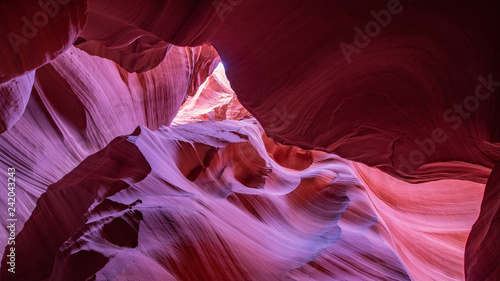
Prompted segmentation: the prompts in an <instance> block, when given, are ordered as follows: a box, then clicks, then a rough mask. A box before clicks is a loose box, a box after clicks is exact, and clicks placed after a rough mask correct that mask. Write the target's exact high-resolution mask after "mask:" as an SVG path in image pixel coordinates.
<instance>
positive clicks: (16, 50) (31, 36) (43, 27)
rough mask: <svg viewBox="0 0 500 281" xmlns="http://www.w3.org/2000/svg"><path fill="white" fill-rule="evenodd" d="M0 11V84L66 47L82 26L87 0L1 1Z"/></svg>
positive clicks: (58, 53)
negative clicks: (0, 14) (0, 13)
mask: <svg viewBox="0 0 500 281" xmlns="http://www.w3.org/2000/svg"><path fill="white" fill-rule="evenodd" d="M40 2H41V4H40ZM0 11H1V12H2V16H1V17H0V37H1V38H2V40H0V83H4V82H6V81H8V80H10V79H12V78H14V77H17V76H20V75H22V74H24V73H26V72H28V71H31V70H33V69H36V68H38V67H40V66H42V65H44V64H46V63H47V62H49V61H51V60H53V59H54V58H56V57H57V56H59V55H60V54H62V53H63V52H64V51H65V50H67V49H68V48H69V47H70V46H71V44H73V42H74V41H75V40H76V38H77V37H78V34H79V33H80V32H81V31H82V29H83V27H84V26H85V23H86V20H87V1H86V0H55V1H48V0H47V1H45V0H44V1H28V0H5V1H2V2H1V3H0Z"/></svg>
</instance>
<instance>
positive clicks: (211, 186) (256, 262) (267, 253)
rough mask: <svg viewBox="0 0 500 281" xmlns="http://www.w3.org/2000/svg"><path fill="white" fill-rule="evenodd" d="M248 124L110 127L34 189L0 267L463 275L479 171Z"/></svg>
mask: <svg viewBox="0 0 500 281" xmlns="http://www.w3.org/2000/svg"><path fill="white" fill-rule="evenodd" d="M262 134H263V130H262V129H261V128H259V126H258V125H257V124H256V123H255V121H253V120H251V119H250V120H248V121H223V122H213V121H206V122H198V123H193V124H189V125H181V126H175V127H171V128H168V127H161V128H160V129H159V130H158V131H156V132H152V131H149V130H147V129H146V128H145V127H141V128H138V129H137V130H136V131H135V132H134V133H133V134H132V135H129V136H126V137H120V138H117V139H115V140H114V141H112V142H111V143H110V144H109V145H108V146H107V147H106V148H105V149H103V150H102V151H100V152H98V153H96V154H94V155H92V156H90V157H88V158H87V159H86V160H84V161H83V162H82V163H81V164H79V165H78V166H77V167H76V168H75V169H73V170H72V171H71V172H70V173H69V174H67V175H66V176H64V177H63V178H62V179H60V180H59V181H57V182H56V183H54V184H52V185H51V186H49V188H48V190H47V192H46V193H44V194H43V195H42V196H41V197H40V199H39V200H38V202H37V207H36V208H35V210H34V212H33V214H32V215H31V217H30V219H29V220H28V221H27V222H26V224H25V225H24V228H23V230H22V231H21V232H20V233H19V235H18V236H17V237H16V239H17V243H18V244H19V246H18V248H17V250H16V251H17V254H18V257H19V262H18V265H17V266H18V271H17V273H16V275H15V276H14V275H9V273H7V272H6V271H5V266H4V267H3V268H2V270H3V271H2V274H3V278H2V280H18V279H16V278H22V279H23V280H38V279H44V278H49V277H50V280H86V279H87V278H90V277H92V276H94V275H95V276H96V279H97V280H123V278H125V277H124V276H127V278H132V279H134V280H138V279H141V278H143V276H142V275H141V274H142V273H143V272H148V273H149V274H150V275H151V278H153V280H169V279H170V280H175V279H177V280H198V278H199V277H200V276H203V279H204V280H277V279H280V278H285V277H286V278H295V279H297V280H303V279H307V278H310V277H311V276H313V277H314V278H316V279H321V280H339V279H340V280H342V279H347V280H353V279H372V280H373V279H376V280H391V279H392V280H409V279H410V278H413V279H414V280H425V279H427V278H429V279H434V280H437V279H438V280H456V279H461V278H463V258H462V254H463V250H464V247H465V240H466V238H467V234H468V230H469V229H470V227H471V226H472V224H473V223H474V221H475V219H476V217H477V214H478V212H479V210H478V206H479V202H480V200H481V195H482V190H483V186H482V185H481V184H476V183H471V182H470V183H466V182H458V181H454V180H448V181H441V182H433V183H425V184H419V185H417V186H415V185H412V184H409V183H405V182H402V181H399V180H395V179H393V178H391V177H390V176H388V175H386V174H383V173H382V172H380V171H377V170H375V169H373V168H368V167H366V166H364V165H358V164H353V163H351V162H349V161H345V160H342V159H340V158H339V157H337V156H334V155H331V154H327V153H322V152H312V153H310V154H307V153H306V154H305V153H304V152H302V151H300V150H294V149H286V147H283V146H276V145H274V144H273V143H272V141H270V140H269V139H268V138H267V137H263V135H262ZM266 143H267V144H266ZM279 148H281V150H278V149H279ZM277 151H280V152H277ZM287 152H288V153H287ZM275 155H280V157H289V158H291V159H302V161H300V162H302V164H304V163H303V162H304V160H303V159H304V158H306V159H308V160H309V161H307V162H308V165H307V166H302V167H297V166H298V165H296V167H295V168H292V167H290V168H288V167H284V166H282V165H280V164H279V163H278V162H277V161H276V160H275ZM304 155H308V156H307V157H304ZM277 158H279V157H277ZM297 162H299V161H297ZM358 178H361V181H360V180H359V179H358ZM436 186H438V187H439V188H440V190H441V193H436V192H435V189H436ZM422 190H424V191H425V192H422ZM426 190H427V191H426ZM452 190H453V191H454V192H455V193H458V194H463V195H462V196H456V194H453V193H451V192H450V191H452ZM465 191H468V192H465ZM470 191H474V192H470ZM431 192H432V193H431ZM429 193H430V194H429ZM446 195H448V197H447V198H443V197H445V196H446ZM453 195H455V196H453ZM438 211H439V212H438ZM36 245H44V246H43V247H37V246H36ZM28 257H29V258H28ZM3 262H5V255H4V261H3ZM443 264H444V265H445V266H443ZM139 268H140V270H139ZM37 278H38V279H37ZM174 278H175V279H174Z"/></svg>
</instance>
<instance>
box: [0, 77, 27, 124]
mask: <svg viewBox="0 0 500 281" xmlns="http://www.w3.org/2000/svg"><path fill="white" fill-rule="evenodd" d="M34 80H35V73H34V72H30V73H27V74H25V75H23V76H20V77H17V78H14V79H12V80H10V81H8V82H5V83H3V84H0V102H1V104H2V108H1V111H0V133H3V132H5V131H6V130H7V129H9V128H10V127H12V126H13V125H14V124H15V123H16V122H17V120H19V118H21V115H23V113H24V109H25V108H26V105H27V104H28V100H29V96H30V93H31V88H32V87H33V82H34Z"/></svg>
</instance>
